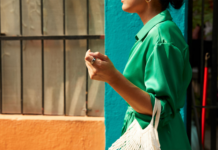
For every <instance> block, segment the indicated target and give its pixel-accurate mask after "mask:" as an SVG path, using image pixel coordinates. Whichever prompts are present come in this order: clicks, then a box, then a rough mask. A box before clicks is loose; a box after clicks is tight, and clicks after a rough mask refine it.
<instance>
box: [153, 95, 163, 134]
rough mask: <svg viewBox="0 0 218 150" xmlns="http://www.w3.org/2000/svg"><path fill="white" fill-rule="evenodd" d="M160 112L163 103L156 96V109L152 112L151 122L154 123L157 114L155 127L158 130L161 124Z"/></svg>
mask: <svg viewBox="0 0 218 150" xmlns="http://www.w3.org/2000/svg"><path fill="white" fill-rule="evenodd" d="M156 113H157V114H156ZM160 113H161V104H160V100H159V99H157V98H155V104H154V110H153V113H152V119H151V124H152V125H153V124H154V116H155V114H156V118H155V125H154V128H155V129H156V130H157V127H158V124H159V120H160Z"/></svg>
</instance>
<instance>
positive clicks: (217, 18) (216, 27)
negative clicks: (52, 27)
mask: <svg viewBox="0 0 218 150" xmlns="http://www.w3.org/2000/svg"><path fill="white" fill-rule="evenodd" d="M213 7H214V8H213V35H212V36H213V45H212V55H210V56H211V59H212V66H211V81H212V82H211V88H210V89H211V102H212V105H217V50H218V44H217V41H218V35H217V33H218V14H217V13H218V10H217V9H218V2H217V0H213ZM216 118H217V110H216V109H213V110H211V115H210V121H211V123H210V124H211V134H210V136H211V138H210V139H211V141H210V142H211V143H210V144H211V148H210V149H216V138H217V137H216V132H217V131H216V124H217V122H216Z"/></svg>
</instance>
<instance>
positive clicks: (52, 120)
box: [0, 115, 105, 150]
mask: <svg viewBox="0 0 218 150" xmlns="http://www.w3.org/2000/svg"><path fill="white" fill-rule="evenodd" d="M104 148H105V127H104V118H103V117H96V118H94V117H65V116H64V117H62V116H61V117H60V116H22V115H0V150H104Z"/></svg>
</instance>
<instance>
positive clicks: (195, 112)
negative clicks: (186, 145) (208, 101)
mask: <svg viewBox="0 0 218 150" xmlns="http://www.w3.org/2000/svg"><path fill="white" fill-rule="evenodd" d="M191 90H192V103H193V105H196V104H195V96H194V89H193V88H192V89H191ZM194 116H195V123H196V127H197V134H198V142H199V146H200V150H202V144H201V132H200V131H201V130H200V123H199V117H198V112H197V109H196V108H195V107H194ZM190 143H191V140H190Z"/></svg>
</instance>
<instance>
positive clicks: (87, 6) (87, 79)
mask: <svg viewBox="0 0 218 150" xmlns="http://www.w3.org/2000/svg"><path fill="white" fill-rule="evenodd" d="M86 11H87V17H86V18H87V35H89V0H86ZM86 46H87V47H86V51H87V50H88V49H89V39H87V45H86ZM88 81H89V74H88V69H87V68H86V116H88V112H89V110H88V91H89V84H88Z"/></svg>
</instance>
